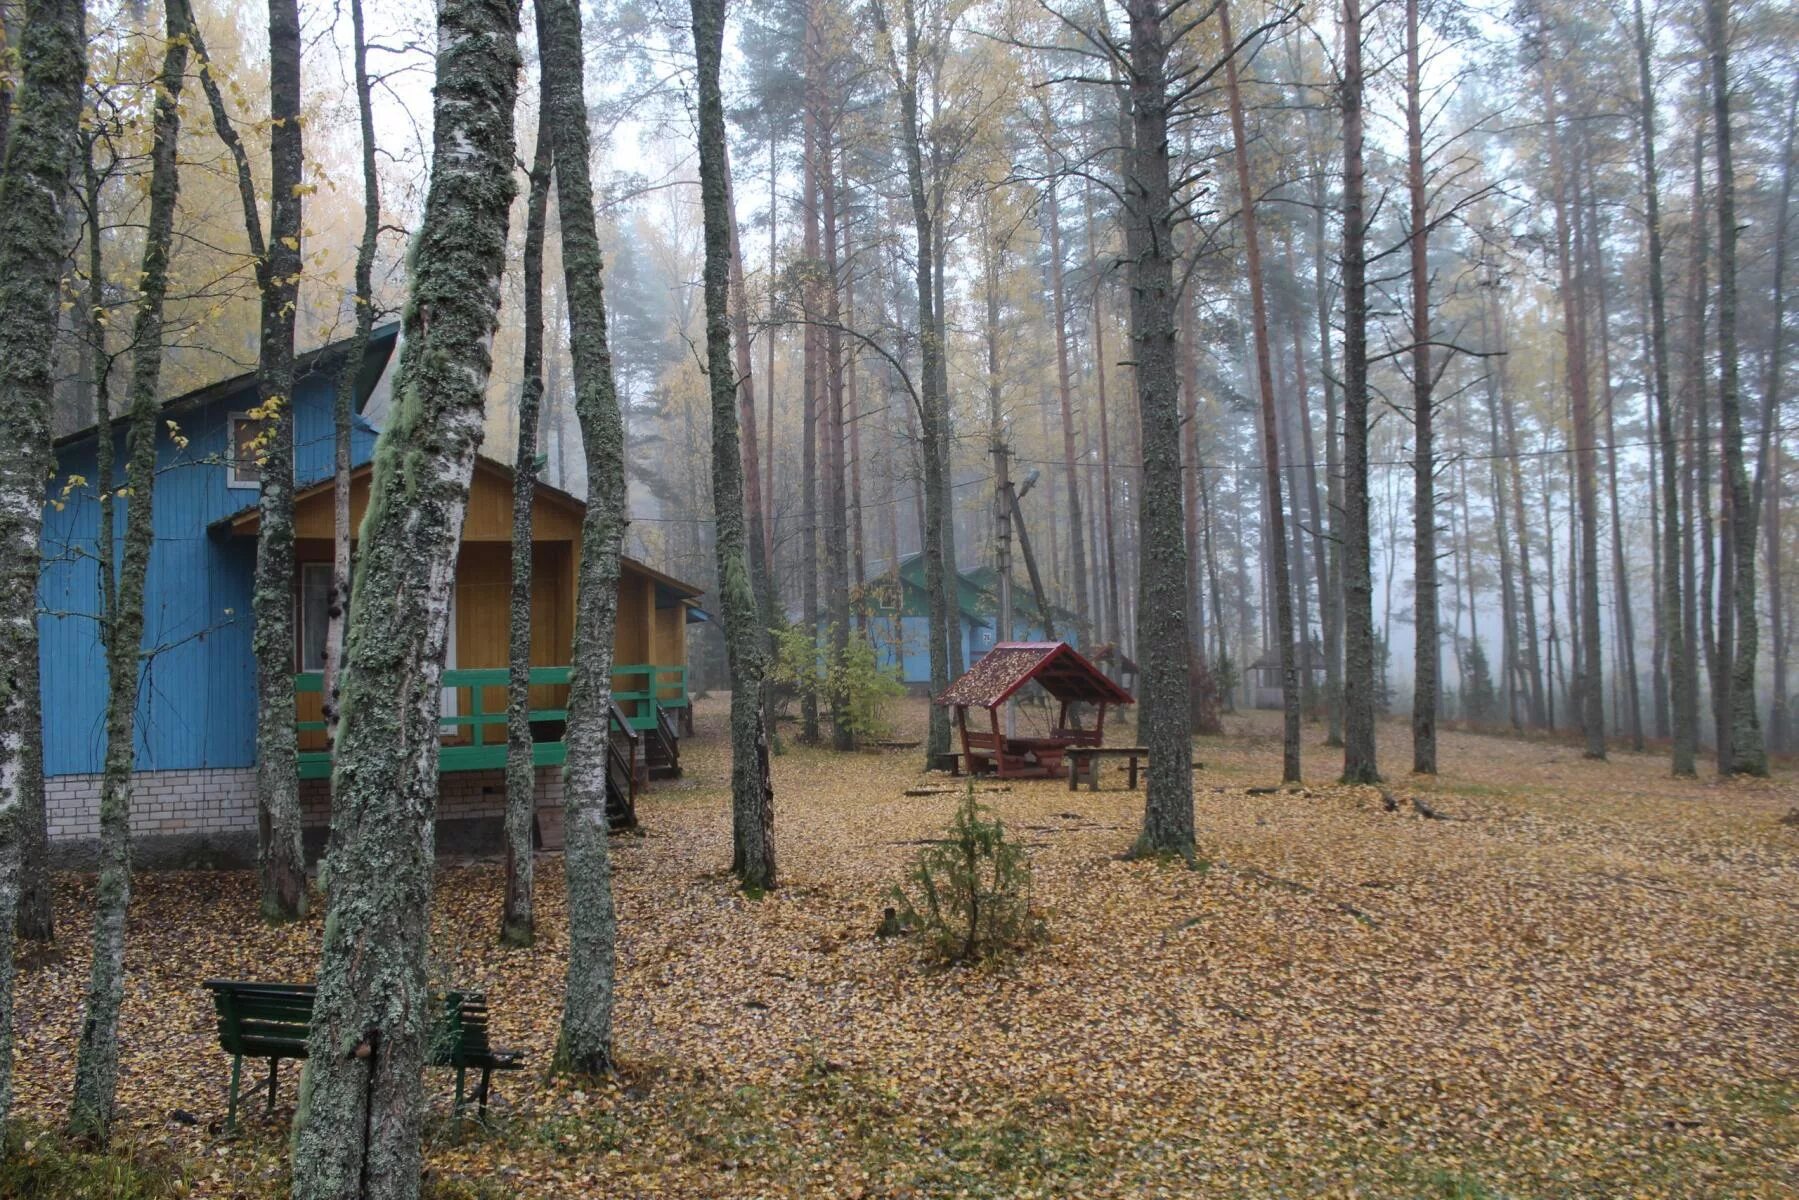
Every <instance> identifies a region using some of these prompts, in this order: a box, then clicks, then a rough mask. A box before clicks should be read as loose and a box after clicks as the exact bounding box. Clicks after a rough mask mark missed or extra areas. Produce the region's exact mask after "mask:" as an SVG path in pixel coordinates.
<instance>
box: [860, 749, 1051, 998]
mask: <svg viewBox="0 0 1799 1200" xmlns="http://www.w3.org/2000/svg"><path fill="white" fill-rule="evenodd" d="M891 899H892V902H893V909H892V910H889V915H888V917H887V918H886V919H885V920H883V922H882V933H883V936H887V935H890V934H891V932H894V931H896V930H897V929H906V930H917V931H918V932H920V933H923V934H924V935H925V938H926V940H927V946H926V948H927V951H928V952H929V953H930V954H931V956H932V957H934V958H937V959H938V960H940V961H943V962H950V963H964V962H973V961H977V960H979V959H983V958H990V957H992V956H994V955H997V954H1002V953H1005V952H1007V951H1010V950H1017V949H1022V948H1023V947H1025V946H1028V945H1030V944H1032V943H1034V942H1037V941H1039V940H1041V939H1042V937H1043V933H1044V930H1043V921H1042V918H1041V916H1040V915H1039V914H1038V913H1037V912H1036V910H1035V909H1034V908H1033V907H1032V904H1031V863H1030V856H1029V855H1028V854H1027V853H1026V851H1025V848H1024V846H1023V845H1021V844H1020V843H1018V842H1017V841H1014V840H1012V839H1011V838H1008V837H1007V836H1006V827H1005V824H1004V822H1002V821H1001V820H1000V819H999V818H998V817H996V816H993V815H992V810H991V809H990V808H988V806H986V805H984V804H980V803H978V802H976V800H975V798H974V784H973V783H970V784H969V785H968V790H967V791H966V792H965V793H964V794H963V796H962V802H961V803H960V804H959V805H958V806H957V807H956V816H955V819H954V820H953V821H951V822H950V828H949V836H948V837H945V838H941V839H938V840H935V841H933V842H932V843H931V844H930V845H928V846H926V847H925V848H924V849H923V850H921V851H919V854H918V858H917V860H916V861H915V862H914V863H913V866H912V870H911V873H910V874H909V875H908V876H907V878H906V882H905V883H904V884H903V885H901V886H899V887H896V888H894V889H893V892H892V893H891Z"/></svg>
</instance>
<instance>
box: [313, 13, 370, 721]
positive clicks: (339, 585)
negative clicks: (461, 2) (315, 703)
mask: <svg viewBox="0 0 1799 1200" xmlns="http://www.w3.org/2000/svg"><path fill="white" fill-rule="evenodd" d="M350 30H351V36H352V37H353V38H354V39H355V44H354V45H352V46H351V47H350V50H351V59H352V62H353V66H354V70H355V85H356V111H357V116H358V118H359V123H360V125H361V127H362V239H361V241H359V242H358V243H357V246H356V284H355V286H356V298H355V305H356V329H355V332H354V333H352V334H351V335H350V352H349V353H348V354H347V355H346V356H345V357H344V366H343V372H342V374H341V375H339V376H338V380H337V394H336V396H335V397H334V398H333V401H332V409H331V424H332V495H331V600H330V605H329V607H328V609H327V615H326V622H325V671H324V698H325V702H324V709H325V736H326V738H327V739H334V738H335V737H336V735H337V714H338V703H339V700H340V699H341V697H340V695H339V681H340V677H341V676H342V673H343V665H344V631H345V630H346V629H347V628H348V627H349V623H350V622H349V616H350V433H351V426H352V423H353V421H354V418H355V407H356V381H357V379H358V378H360V377H361V375H362V363H363V359H364V358H365V357H367V355H368V348H369V335H370V334H371V333H372V332H373V331H374V328H375V280H374V272H375V248H376V238H377V237H378V236H379V234H380V231H381V180H380V177H379V176H378V175H377V174H376V171H375V115H374V107H373V103H372V99H371V97H370V93H369V86H370V85H369V60H368V36H367V32H366V30H365V28H364V25H363V18H362V0H350Z"/></svg>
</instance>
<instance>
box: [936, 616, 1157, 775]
mask: <svg viewBox="0 0 1799 1200" xmlns="http://www.w3.org/2000/svg"><path fill="white" fill-rule="evenodd" d="M1032 682H1035V683H1036V684H1037V685H1038V686H1040V687H1041V688H1042V689H1043V690H1044V691H1045V692H1048V693H1049V695H1050V697H1051V698H1052V699H1054V700H1055V701H1056V702H1057V708H1056V720H1055V726H1054V728H1053V729H1051V730H1050V732H1049V734H1048V735H1047V736H1043V737H1008V736H1007V735H1006V734H1005V733H1004V731H1002V730H1001V728H1000V710H1001V709H1002V708H1004V707H1005V704H1006V701H1007V700H1009V699H1011V697H1012V696H1013V694H1014V693H1016V692H1017V691H1018V690H1019V689H1020V688H1022V687H1024V686H1025V685H1026V684H1027V683H1032ZM937 703H938V704H941V705H944V706H946V707H949V708H952V709H954V710H955V713H956V729H957V730H958V731H959V732H960V734H961V735H962V760H963V764H964V766H965V768H966V769H967V771H968V773H969V774H970V775H973V774H976V773H978V772H983V771H992V772H993V773H994V774H995V775H997V776H999V777H1000V778H1002V779H1016V778H1033V777H1041V778H1050V777H1054V776H1057V775H1059V774H1061V771H1062V759H1063V757H1064V756H1065V755H1066V754H1067V752H1068V750H1069V748H1070V747H1075V746H1099V745H1102V744H1104V741H1105V729H1106V709H1107V707H1109V706H1110V705H1113V704H1134V703H1136V700H1135V699H1134V698H1133V697H1132V696H1131V694H1130V693H1129V692H1127V691H1125V690H1124V688H1122V687H1120V686H1119V685H1118V684H1116V683H1114V682H1112V681H1111V680H1110V679H1108V678H1107V677H1106V674H1105V672H1103V671H1101V670H1100V669H1099V668H1098V667H1096V666H1094V665H1093V664H1092V663H1090V662H1088V661H1087V660H1086V659H1085V658H1083V657H1081V655H1080V654H1079V653H1077V652H1076V651H1075V649H1074V647H1072V646H1070V645H1069V644H1068V643H1067V642H1001V643H1000V644H999V645H997V646H995V647H994V648H993V649H991V650H989V651H987V653H986V654H985V655H984V656H983V657H982V658H981V661H980V662H978V663H976V664H975V665H974V666H972V667H970V668H969V669H968V673H967V674H965V675H963V676H962V677H961V678H960V679H958V680H956V682H954V683H952V684H950V686H949V689H948V690H947V691H945V692H944V693H943V695H941V696H939V697H937ZM1075 704H1091V705H1093V706H1095V708H1096V710H1097V712H1096V714H1095V719H1094V723H1093V728H1091V729H1087V728H1084V727H1083V726H1082V725H1081V724H1080V721H1079V717H1078V715H1077V714H1071V713H1070V711H1069V707H1070V705H1075ZM971 708H984V709H986V710H987V728H986V729H984V730H983V729H970V728H969V727H968V710H969V709H971ZM1071 717H1072V719H1071Z"/></svg>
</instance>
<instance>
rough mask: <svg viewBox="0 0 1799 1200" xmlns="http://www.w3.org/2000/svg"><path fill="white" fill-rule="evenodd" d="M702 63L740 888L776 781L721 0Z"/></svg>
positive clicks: (704, 41)
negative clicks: (742, 437) (722, 75)
mask: <svg viewBox="0 0 1799 1200" xmlns="http://www.w3.org/2000/svg"><path fill="white" fill-rule="evenodd" d="M692 9H693V43H694V52H695V56H696V58H697V60H698V63H699V149H700V202H701V206H702V208H703V210H704V215H705V223H706V372H707V385H708V388H709V389H710V392H711V398H712V504H713V508H714V510H715V512H716V514H717V528H718V542H717V556H718V594H719V600H720V603H721V605H722V607H723V610H724V619H725V654H726V657H727V659H728V661H729V665H730V671H731V832H732V837H731V843H732V856H731V858H732V861H731V869H732V870H733V871H734V872H735V873H736V874H737V877H738V879H739V880H741V881H742V883H743V886H744V887H745V888H746V889H751V890H758V891H759V890H763V889H766V888H771V887H773V886H774V885H775V846H774V786H773V784H772V783H771V782H770V779H769V763H768V730H767V727H766V726H765V725H764V724H763V713H764V706H763V704H762V689H763V672H764V668H765V665H766V664H765V662H764V659H763V649H762V648H763V637H762V633H761V628H760V624H759V622H758V619H757V610H756V596H755V592H754V589H753V588H752V587H751V585H750V573H749V572H750V568H749V557H748V553H747V551H748V546H747V544H746V543H747V541H748V533H747V531H746V529H745V523H744V518H745V499H744V486H743V458H742V452H741V449H740V447H739V444H738V436H739V431H738V428H737V412H736V403H737V383H736V381H735V380H734V379H733V378H732V358H731V328H730V320H731V317H730V311H729V308H730V296H729V293H730V275H731V258H732V254H731V245H732V238H731V229H732V225H733V223H734V222H733V219H732V216H731V205H730V189H729V173H728V167H727V166H726V158H725V146H726V143H725V110H724V99H723V94H722V92H721V91H720V88H719V62H720V59H721V57H722V56H723V52H724V30H725V2H724V0H693V4H692Z"/></svg>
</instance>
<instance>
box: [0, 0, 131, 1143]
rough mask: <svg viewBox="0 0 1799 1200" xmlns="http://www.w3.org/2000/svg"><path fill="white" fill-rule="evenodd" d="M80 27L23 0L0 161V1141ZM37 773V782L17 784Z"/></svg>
mask: <svg viewBox="0 0 1799 1200" xmlns="http://www.w3.org/2000/svg"><path fill="white" fill-rule="evenodd" d="M82 25H83V12H82V3H81V0H32V3H30V4H28V5H27V6H26V9H25V27H24V31H23V36H22V37H21V39H20V45H19V47H18V51H19V64H18V66H19V70H20V87H19V91H18V94H17V97H16V100H15V104H14V107H13V109H12V113H11V118H10V125H9V130H8V136H7V139H6V149H5V157H4V165H3V166H0V412H4V413H5V414H6V420H7V435H6V437H5V438H4V439H3V441H0V1144H3V1143H4V1142H5V1139H6V1134H7V1126H8V1122H9V1119H10V1117H11V1113H12V1058H13V927H14V912H15V910H18V912H19V916H20V918H21V921H22V924H23V926H24V927H23V928H22V930H21V932H23V933H24V934H25V935H26V936H27V937H30V936H34V935H35V934H38V933H41V935H42V936H43V937H45V938H48V936H49V932H50V927H49V895H48V892H47V890H46V891H44V892H43V893H42V909H41V912H40V911H39V907H38V906H37V905H32V906H30V907H27V908H23V909H21V908H20V907H19V899H20V859H21V857H22V856H21V845H20V841H19V839H18V832H17V831H18V829H19V827H20V825H21V824H22V823H23V821H24V819H25V816H24V810H25V809H26V808H27V807H28V806H32V805H36V806H38V807H39V808H40V809H41V807H42V804H43V797H42V782H43V780H42V771H41V760H39V769H38V770H36V771H33V770H32V769H31V766H32V758H33V755H34V753H35V751H36V748H37V747H38V746H39V745H40V744H41V743H40V734H41V727H42V717H41V713H40V711H39V691H38V637H37V587H38V573H39V570H40V563H41V561H42V535H43V513H44V480H45V478H46V476H47V475H48V473H49V470H50V463H51V449H50V405H51V398H52V390H53V375H52V360H51V351H52V349H53V347H54V345H55V340H56V325H57V315H58V311H59V306H60V305H59V302H60V300H61V286H62V273H63V251H64V247H65V242H64V231H65V229H66V227H67V221H66V219H65V214H64V209H65V206H66V205H67V204H68V202H69V181H70V179H71V178H72V177H73V175H74V172H75V168H76V164H77V161H78V158H79V156H78V154H77V147H78V146H79V144H80V141H79V131H80V119H81V100H82V80H83V79H84V78H85V77H86V74H87V63H86V43H85V40H84V37H83V28H82ZM100 394H101V395H104V394H105V392H104V388H102V389H101V391H100ZM146 502H147V499H146ZM34 776H35V785H36V788H37V792H36V794H35V795H31V794H27V789H29V788H31V787H32V786H33V784H34ZM28 882H29V880H28ZM46 882H47V880H46ZM34 917H35V918H36V919H37V922H38V923H37V924H36V926H35V928H34V924H33V918H34Z"/></svg>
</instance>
